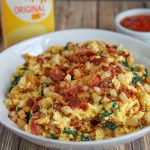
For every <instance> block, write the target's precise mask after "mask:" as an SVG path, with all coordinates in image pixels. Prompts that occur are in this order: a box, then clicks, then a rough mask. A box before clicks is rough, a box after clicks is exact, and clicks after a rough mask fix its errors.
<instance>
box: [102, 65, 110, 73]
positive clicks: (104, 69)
mask: <svg viewBox="0 0 150 150" xmlns="http://www.w3.org/2000/svg"><path fill="white" fill-rule="evenodd" d="M102 69H103V71H105V72H106V71H109V70H110V67H109V66H104V65H103V66H102Z"/></svg>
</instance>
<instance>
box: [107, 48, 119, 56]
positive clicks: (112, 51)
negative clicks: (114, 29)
mask: <svg viewBox="0 0 150 150" xmlns="http://www.w3.org/2000/svg"><path fill="white" fill-rule="evenodd" d="M108 52H109V53H110V54H111V55H113V56H117V54H118V53H117V51H116V50H114V49H113V48H111V49H108Z"/></svg>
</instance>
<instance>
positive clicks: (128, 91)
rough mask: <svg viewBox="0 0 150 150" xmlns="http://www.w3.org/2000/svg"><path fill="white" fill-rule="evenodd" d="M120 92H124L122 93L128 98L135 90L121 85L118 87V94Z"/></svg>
mask: <svg viewBox="0 0 150 150" xmlns="http://www.w3.org/2000/svg"><path fill="white" fill-rule="evenodd" d="M121 92H124V93H125V94H126V95H127V97H128V98H130V97H134V96H135V92H134V91H132V90H129V89H127V88H125V87H121V88H120V89H119V94H120V93H121Z"/></svg>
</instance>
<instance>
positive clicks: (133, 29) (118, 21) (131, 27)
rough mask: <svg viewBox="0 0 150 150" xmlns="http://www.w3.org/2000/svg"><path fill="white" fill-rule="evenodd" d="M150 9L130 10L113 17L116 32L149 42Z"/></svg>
mask: <svg viewBox="0 0 150 150" xmlns="http://www.w3.org/2000/svg"><path fill="white" fill-rule="evenodd" d="M149 20H150V9H146V8H139V9H131V10H127V11H124V12H121V13H119V14H118V15H117V16H116V17H115V28H116V30H117V31H118V32H121V33H125V34H128V35H131V36H134V37H136V38H138V39H141V40H144V41H147V42H149V41H150V22H149Z"/></svg>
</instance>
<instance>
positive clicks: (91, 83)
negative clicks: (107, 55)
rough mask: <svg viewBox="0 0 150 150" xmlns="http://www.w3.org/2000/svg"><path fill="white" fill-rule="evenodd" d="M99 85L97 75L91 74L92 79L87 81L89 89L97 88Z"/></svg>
mask: <svg viewBox="0 0 150 150" xmlns="http://www.w3.org/2000/svg"><path fill="white" fill-rule="evenodd" d="M99 83H100V78H99V77H98V75H96V74H93V76H92V79H91V80H90V81H89V83H88V85H89V86H91V87H94V86H98V85H99Z"/></svg>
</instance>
